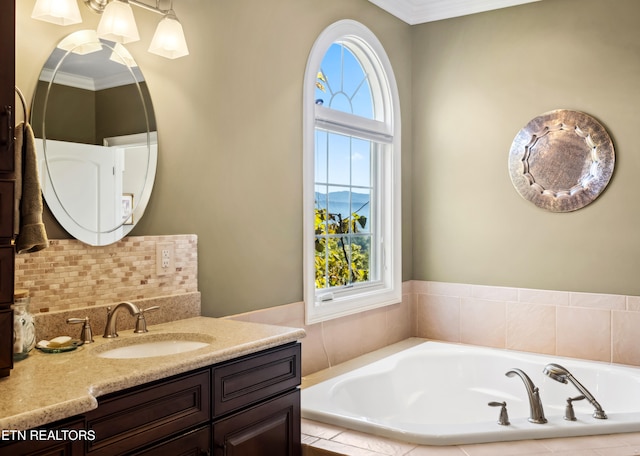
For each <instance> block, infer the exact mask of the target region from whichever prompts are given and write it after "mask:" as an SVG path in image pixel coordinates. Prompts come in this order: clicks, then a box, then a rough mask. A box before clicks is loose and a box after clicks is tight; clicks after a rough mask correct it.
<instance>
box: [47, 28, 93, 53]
mask: <svg viewBox="0 0 640 456" xmlns="http://www.w3.org/2000/svg"><path fill="white" fill-rule="evenodd" d="M56 47H57V48H58V49H62V50H63V51H71V52H73V53H74V54H78V55H86V54H91V53H93V52H98V51H100V50H102V44H101V43H100V41H98V35H96V31H95V30H78V31H77V32H73V33H72V34H71V35H69V36H67V37H66V38H64V39H63V40H62V41H60V43H58V46H56Z"/></svg>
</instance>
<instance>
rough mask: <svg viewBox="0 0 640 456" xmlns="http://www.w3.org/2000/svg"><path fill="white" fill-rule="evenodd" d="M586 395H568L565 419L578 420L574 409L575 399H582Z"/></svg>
mask: <svg viewBox="0 0 640 456" xmlns="http://www.w3.org/2000/svg"><path fill="white" fill-rule="evenodd" d="M584 398H585V396H582V395H580V396H576V397H568V398H567V405H566V407H565V408H564V419H565V420H567V421H576V414H575V412H574V411H573V401H581V400H582V399H584Z"/></svg>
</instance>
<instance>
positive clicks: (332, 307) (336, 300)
mask: <svg viewBox="0 0 640 456" xmlns="http://www.w3.org/2000/svg"><path fill="white" fill-rule="evenodd" d="M336 41H344V42H348V43H351V44H353V45H354V46H353V47H352V46H349V49H350V50H352V51H353V52H354V53H355V54H356V56H357V57H358V58H359V60H360V61H361V62H362V63H363V65H367V64H368V59H369V58H370V57H371V55H372V54H373V55H375V56H376V57H377V59H378V64H379V65H377V66H376V65H371V66H370V67H367V68H365V71H367V72H368V73H374V74H375V75H376V76H377V77H375V78H371V80H370V83H371V84H377V82H378V81H380V82H382V83H383V87H376V86H374V85H372V93H373V94H374V96H377V95H378V94H381V96H382V97H383V99H382V100H376V103H383V105H384V106H385V109H384V110H383V112H382V113H376V115H377V116H378V115H379V114H381V115H382V116H384V118H379V119H376V120H370V121H368V120H366V119H363V122H362V123H361V126H362V127H363V129H365V130H367V134H366V136H367V137H369V138H370V139H374V140H375V141H378V142H381V143H384V144H387V146H385V148H387V151H385V152H384V154H385V157H384V158H383V159H384V160H387V162H386V163H385V165H384V167H383V169H384V175H382V176H380V178H381V180H382V182H383V184H384V185H389V186H390V189H389V191H386V192H383V198H384V200H383V201H381V202H380V203H381V205H383V206H384V207H386V208H387V209H386V210H387V215H386V216H385V217H384V220H385V226H384V227H381V228H382V230H383V233H384V236H385V238H384V239H383V251H382V252H381V255H382V256H383V259H382V262H383V263H382V271H381V275H382V279H383V280H382V281H381V282H379V283H375V284H371V285H370V286H363V287H354V289H353V290H351V291H350V292H341V293H339V295H337V296H327V295H328V294H330V292H329V293H324V294H323V296H326V297H329V298H330V300H328V301H322V302H320V301H319V300H318V298H317V297H316V289H315V262H314V258H315V257H314V255H315V235H314V229H313V227H314V221H315V217H314V208H315V186H314V185H312V184H310V183H313V182H314V181H315V169H314V166H315V162H314V154H315V128H316V126H321V125H322V124H323V123H325V125H326V126H331V125H332V124H334V122H338V123H339V122H340V119H341V118H343V117H344V116H349V114H346V113H341V112H339V111H334V110H331V109H327V108H325V107H322V106H317V105H316V104H315V81H316V76H317V71H318V69H319V68H320V64H321V63H322V59H323V58H324V56H325V54H326V52H327V50H328V49H329V47H330V46H331V45H332V44H333V43H334V42H336ZM367 46H368V47H369V48H370V51H371V52H366V51H365V47H367ZM359 52H361V54H359V55H358V53H359ZM364 55H366V56H367V57H364ZM379 69H381V70H382V71H381V72H380V71H379ZM385 82H386V84H384V83H385ZM384 85H386V87H385V86H384ZM316 115H317V118H316ZM334 125H335V124H334ZM334 131H337V130H334ZM343 133H345V134H353V132H352V131H343ZM303 183H304V184H303V199H304V203H303V210H304V216H303V230H304V234H303V240H304V248H303V282H304V300H305V321H306V324H313V323H318V322H321V321H325V320H330V319H333V318H339V317H343V316H347V315H351V314H354V313H358V312H363V311H366V310H371V309H375V308H378V307H382V306H387V305H391V304H397V303H399V302H401V300H402V234H401V229H402V224H401V217H402V211H401V208H402V200H401V156H400V101H399V95H398V89H397V85H396V80H395V76H394V74H393V69H392V67H391V62H390V61H389V58H388V57H387V54H386V52H385V51H384V48H383V46H382V44H381V43H380V41H379V40H378V39H377V38H376V36H375V35H374V34H373V32H371V31H370V30H369V29H368V28H367V27H365V26H364V25H362V24H360V23H358V22H356V21H353V20H348V19H346V20H342V21H338V22H336V23H334V24H332V25H330V26H329V27H327V28H326V29H325V30H324V31H323V32H322V33H321V34H320V36H319V37H318V39H317V40H316V42H315V43H314V45H313V48H312V49H311V52H310V54H309V59H308V61H307V68H306V71H305V76H304V89H303ZM389 238H391V241H390V242H387V240H388V239H389Z"/></svg>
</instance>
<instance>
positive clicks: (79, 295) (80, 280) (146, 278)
mask: <svg viewBox="0 0 640 456" xmlns="http://www.w3.org/2000/svg"><path fill="white" fill-rule="evenodd" d="M50 242H51V244H50V247H48V248H46V249H44V250H41V251H40V252H36V253H29V254H22V255H16V259H15V268H16V273H15V287H16V289H20V288H24V289H28V290H29V293H30V297H31V306H30V307H31V312H32V313H34V314H35V313H38V312H40V313H44V312H53V311H61V310H72V309H77V308H83V307H92V306H101V305H105V304H112V303H115V302H119V301H123V300H127V301H131V300H140V299H149V298H157V297H162V296H170V295H180V294H186V293H193V292H197V291H198V238H197V236H196V235H170V236H130V237H126V238H124V239H122V240H121V241H118V242H116V243H115V244H111V245H108V246H102V247H94V246H90V245H87V244H84V243H82V242H80V241H77V240H75V239H62V240H52V241H50ZM158 243H172V244H173V245H174V249H175V270H174V271H172V272H171V273H169V274H166V275H158V274H157V273H156V245H157V244H158Z"/></svg>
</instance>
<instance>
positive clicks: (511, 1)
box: [369, 0, 541, 25]
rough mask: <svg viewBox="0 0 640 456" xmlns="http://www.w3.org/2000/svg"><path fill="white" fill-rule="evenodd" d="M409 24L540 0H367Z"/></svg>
mask: <svg viewBox="0 0 640 456" xmlns="http://www.w3.org/2000/svg"><path fill="white" fill-rule="evenodd" d="M369 1H370V2H371V3H373V4H374V5H377V6H379V7H380V8H382V9H383V10H385V11H386V12H388V13H389V14H392V15H393V16H396V17H397V18H398V19H401V20H403V21H404V22H406V23H407V24H409V25H416V24H422V23H424V22H433V21H439V20H442V19H449V18H452V17H459V16H466V15H469V14H476V13H482V12H485V11H491V10H496V9H500V8H508V7H510V6H516V5H522V4H525V3H533V2H538V1H541V0H369Z"/></svg>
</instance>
